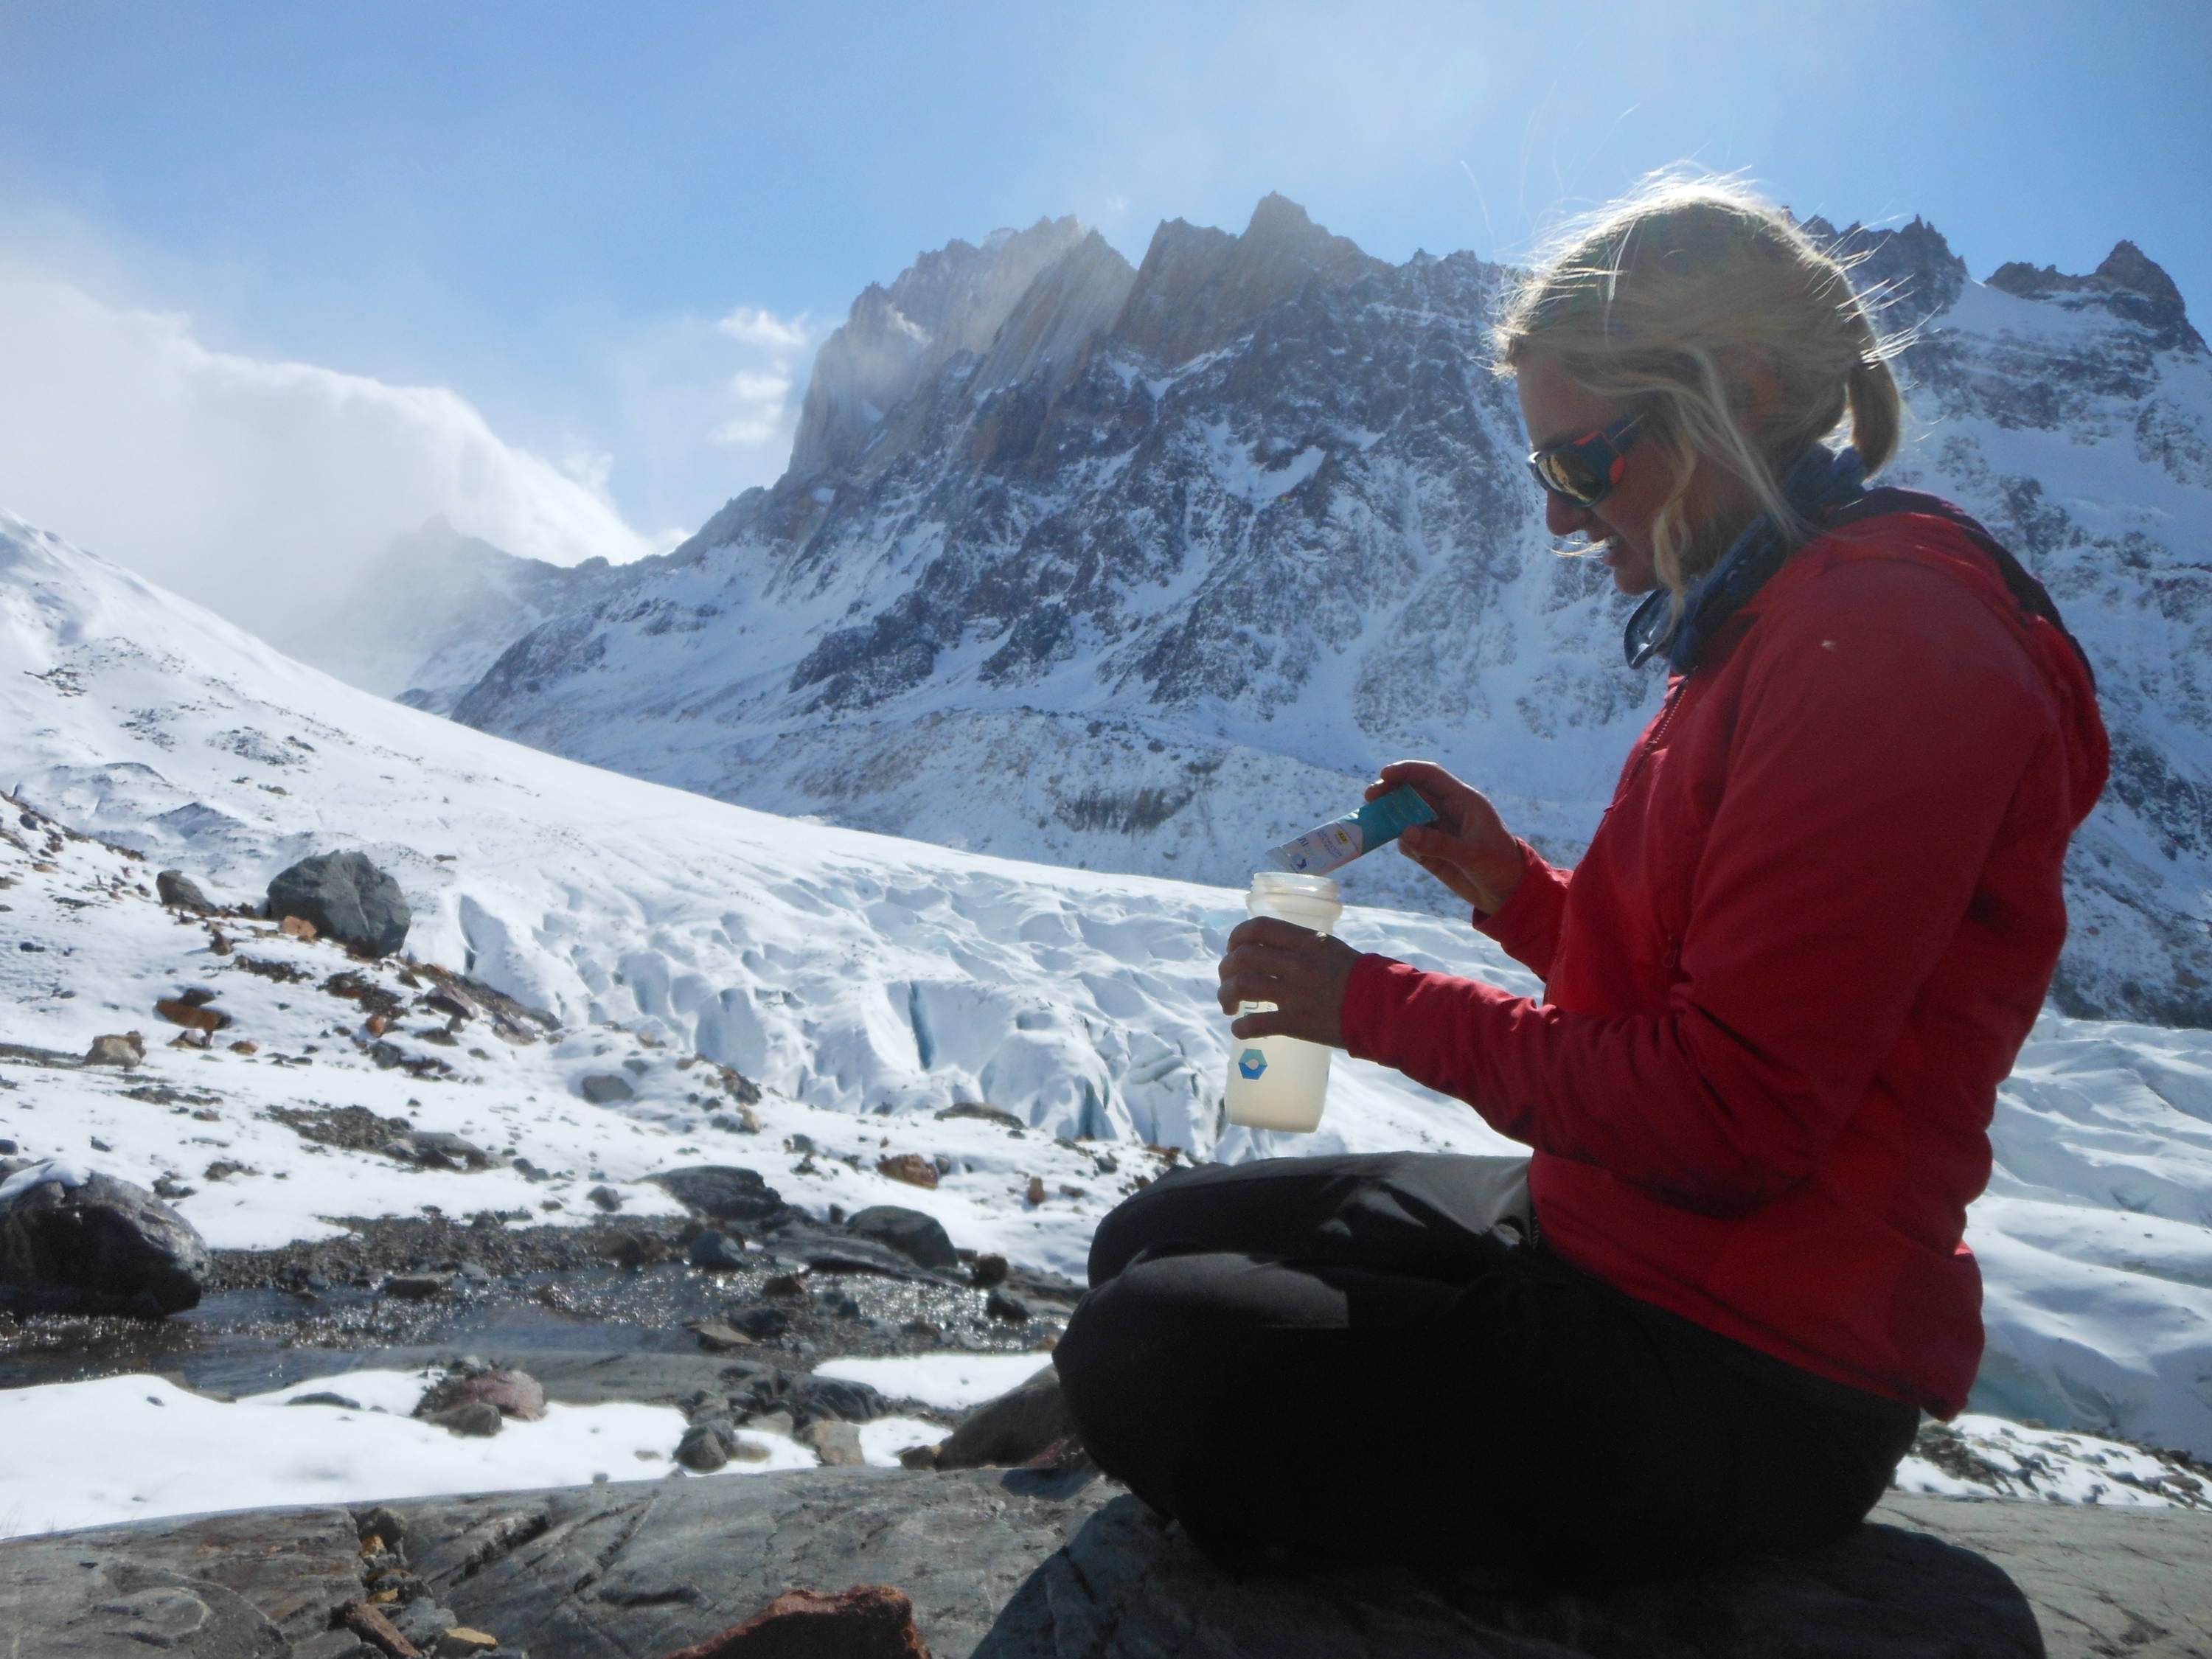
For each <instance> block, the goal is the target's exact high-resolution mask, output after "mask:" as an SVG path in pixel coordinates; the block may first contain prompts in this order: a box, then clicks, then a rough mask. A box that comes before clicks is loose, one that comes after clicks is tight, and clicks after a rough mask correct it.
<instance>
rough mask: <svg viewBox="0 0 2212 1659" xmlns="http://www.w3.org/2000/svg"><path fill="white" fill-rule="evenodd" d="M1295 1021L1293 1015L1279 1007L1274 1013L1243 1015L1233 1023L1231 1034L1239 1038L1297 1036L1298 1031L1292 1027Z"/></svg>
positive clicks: (1230, 1029)
mask: <svg viewBox="0 0 2212 1659" xmlns="http://www.w3.org/2000/svg"><path fill="white" fill-rule="evenodd" d="M1294 1023H1295V1021H1294V1017H1293V1016H1291V1015H1290V1014H1286V1013H1285V1012H1283V1011H1282V1010H1281V1009H1279V1008H1278V1009H1276V1010H1275V1011H1274V1012H1272V1013H1266V1014H1246V1015H1243V1017H1242V1018H1239V1019H1237V1020H1236V1021H1235V1022H1234V1023H1233V1024H1231V1026H1230V1028H1229V1035H1230V1036H1233V1037H1239V1038H1243V1037H1263V1036H1297V1032H1296V1031H1294V1030H1291V1025H1292V1024H1294Z"/></svg>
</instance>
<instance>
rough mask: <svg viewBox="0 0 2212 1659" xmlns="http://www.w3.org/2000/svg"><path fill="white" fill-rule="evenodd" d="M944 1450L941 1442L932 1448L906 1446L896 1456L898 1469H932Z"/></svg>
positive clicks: (943, 1444)
mask: <svg viewBox="0 0 2212 1659" xmlns="http://www.w3.org/2000/svg"><path fill="white" fill-rule="evenodd" d="M944 1450H945V1443H944V1442H943V1441H942V1440H940V1441H939V1442H938V1443H936V1444H935V1445H933V1446H908V1448H907V1449H905V1450H904V1451H902V1452H901V1453H900V1454H899V1455H898V1461H899V1467H900V1468H902V1469H933V1468H936V1467H937V1460H938V1458H939V1455H942V1454H943V1452H944Z"/></svg>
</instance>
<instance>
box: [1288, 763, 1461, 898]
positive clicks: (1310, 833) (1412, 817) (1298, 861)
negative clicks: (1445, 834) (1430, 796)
mask: <svg viewBox="0 0 2212 1659" xmlns="http://www.w3.org/2000/svg"><path fill="white" fill-rule="evenodd" d="M1436 821H1437V811H1436V808H1434V807H1433V806H1431V805H1429V804H1428V802H1426V801H1425V800H1423V799H1421V797H1420V794H1419V792H1418V791H1416V790H1415V789H1414V787H1413V785H1412V784H1410V783H1401V784H1400V785H1399V786H1398V787H1396V788H1395V789H1393V790H1392V791H1391V792H1390V793H1389V794H1387V795H1381V796H1377V797H1376V799H1373V800H1370V801H1369V802H1368V803H1367V804H1366V805H1364V806H1363V807H1361V808H1360V809H1359V810H1358V811H1357V812H1351V813H1347V814H1346V815H1345V816H1344V817H1340V818H1334V819H1332V820H1330V821H1329V822H1328V823H1323V824H1318V825H1316V826H1315V827H1314V828H1313V829H1309V830H1307V831H1306V832H1305V834H1304V835H1303V836H1296V837H1294V838H1293V839H1291V840H1290V841H1286V842H1284V843H1283V844H1282V845H1281V846H1280V847H1275V848H1269V849H1268V852H1267V856H1268V857H1269V858H1271V859H1273V860H1274V861H1275V863H1276V864H1277V865H1278V866H1279V867H1281V868H1283V869H1285V870H1287V871H1289V872H1291V874H1293V875H1299V876H1322V875H1327V874H1328V872H1330V871H1332V870H1334V869H1338V868H1340V867H1341V866H1344V865H1347V864H1349V863H1351V862H1352V860H1354V859H1356V858H1358V856H1359V855H1360V854H1363V853H1371V852H1373V851H1374V850H1375V849H1376V848H1378V847H1381V846H1383V845H1385V844H1387V843H1388V842H1394V841H1395V840H1397V839H1398V837H1399V836H1401V835H1403V834H1404V833H1405V832H1406V831H1407V830H1408V829H1412V828H1413V826H1414V825H1415V824H1417V823H1435V822H1436Z"/></svg>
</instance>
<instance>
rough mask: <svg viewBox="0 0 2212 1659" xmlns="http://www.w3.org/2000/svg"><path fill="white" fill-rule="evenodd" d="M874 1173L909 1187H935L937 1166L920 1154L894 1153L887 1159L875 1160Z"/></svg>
mask: <svg viewBox="0 0 2212 1659" xmlns="http://www.w3.org/2000/svg"><path fill="white" fill-rule="evenodd" d="M876 1173H877V1174H878V1175H880V1176H889V1177H890V1179H891V1180H893V1181H903V1182H906V1184H907V1185H908V1186H909V1187H934V1186H936V1185H937V1165H936V1164H933V1163H931V1162H930V1161H929V1159H927V1158H924V1157H923V1156H922V1155H921V1153H920V1152H894V1153H892V1154H891V1155H890V1157H889V1158H878V1159H877V1160H876Z"/></svg>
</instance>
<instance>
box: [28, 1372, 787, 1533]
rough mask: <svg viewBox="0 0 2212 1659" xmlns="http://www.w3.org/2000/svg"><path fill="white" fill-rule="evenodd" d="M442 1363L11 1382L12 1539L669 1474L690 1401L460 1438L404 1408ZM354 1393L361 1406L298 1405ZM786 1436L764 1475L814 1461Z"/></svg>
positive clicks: (562, 1412)
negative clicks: (297, 1377) (411, 1371)
mask: <svg viewBox="0 0 2212 1659" xmlns="http://www.w3.org/2000/svg"><path fill="white" fill-rule="evenodd" d="M428 1381H429V1376H428V1375H427V1374H425V1375H419V1376H410V1375H406V1374H403V1373H398V1372H374V1371H349V1372H347V1373H345V1374H344V1375H343V1376H336V1377H325V1378H322V1379H320V1380H319V1381H317V1382H315V1383H303V1384H301V1385H300V1386H298V1387H296V1388H292V1389H280V1390H278V1391H276V1393H273V1394H266V1395H252V1396H249V1397H247V1398H246V1399H243V1400H240V1401H235V1402H228V1401H217V1400H210V1399H209V1398H207V1397H206V1396H204V1395H197V1394H194V1393H192V1392H191V1391H190V1390H189V1389H182V1388H179V1387H178V1386H177V1385H176V1384H175V1383H170V1382H167V1381H166V1380H164V1379H163V1378H161V1377H158V1376H104V1377H100V1378H98V1379H96V1380H94V1381H92V1382H85V1383H51V1384H48V1385H46V1386H45V1387H40V1388H30V1389H6V1390H0V1444H4V1445H6V1446H8V1447H9V1455H8V1457H7V1458H6V1459H5V1460H0V1537H11V1536H15V1535H17V1534H23V1533H32V1532H44V1531H47V1530H50V1529H58V1528H71V1527H94V1526H104V1525H108V1524H111V1523H112V1522H118V1521H139V1520H149V1519H151V1518H153V1517H155V1516H165V1515H196V1514H199V1513H201V1512H203V1511H206V1510H234V1509H250V1508H253V1507H256V1506H258V1505H261V1504H317V1503H330V1504H345V1503H362V1502H368V1501H374V1500H376V1499H380V1498H426V1497H431V1496H435V1495H438V1494H441V1493H448V1492H504V1491H512V1490H514V1489H517V1488H520V1487H526V1486H581V1485H584V1484H586V1483H588V1482H590V1481H592V1480H598V1479H606V1480H636V1479H638V1478H639V1477H641V1476H645V1475H654V1474H665V1473H666V1472H667V1470H668V1469H670V1468H672V1467H674V1465H673V1464H671V1462H670V1461H669V1460H670V1459H671V1456H672V1455H673V1454H674V1452H675V1449H676V1443H677V1442H678V1440H679V1439H681V1438H682V1437H683V1435H684V1414H683V1413H681V1412H678V1411H677V1410H675V1409H674V1408H673V1407H667V1406H641V1405H632V1404H626V1403H619V1402H618V1403H613V1404H608V1405H599V1406H562V1405H551V1406H548V1407H546V1408H545V1415H544V1418H543V1419H540V1420H539V1421H538V1422H534V1423H526V1422H521V1421H519V1420H513V1419H510V1420H509V1421H508V1422H507V1425H505V1427H504V1428H503V1429H502V1430H501V1432H500V1433H498V1434H496V1435H493V1436H490V1437H485V1438H482V1439H478V1438H474V1437H464V1436H459V1435H455V1434H453V1433H451V1432H449V1431H447V1430H445V1429H442V1428H439V1427H437V1426H436V1425H433V1424H429V1423H423V1422H418V1421H416V1419H413V1418H410V1417H409V1416H407V1415H405V1413H407V1412H409V1411H411V1410H412V1409H413V1408H414V1404H415V1401H416V1400H417V1399H419V1398H421V1396H422V1390H423V1389H424V1388H425V1387H426V1386H427V1384H428ZM317 1393H333V1394H339V1395H343V1396H344V1397H346V1398H348V1399H350V1400H355V1401H359V1402H360V1405H361V1407H362V1409H361V1410H358V1411H353V1410H348V1409H346V1408H344V1407H336V1406H321V1405H302V1406H291V1405H289V1404H287V1403H286V1402H287V1401H289V1400H291V1399H293V1398H295V1397H296V1396H298V1395H309V1394H317ZM813 1462H814V1455H813V1454H812V1453H811V1452H809V1451H806V1450H805V1449H803V1448H800V1447H798V1446H795V1445H792V1444H791V1443H788V1442H785V1443H784V1445H783V1449H782V1450H781V1455H771V1457H770V1459H769V1462H765V1463H744V1464H734V1463H733V1464H732V1465H731V1466H730V1467H731V1468H733V1469H742V1470H744V1471H747V1472H756V1473H757V1472H759V1471H762V1470H764V1469H769V1468H799V1467H802V1466H811V1464H812V1463H813Z"/></svg>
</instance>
